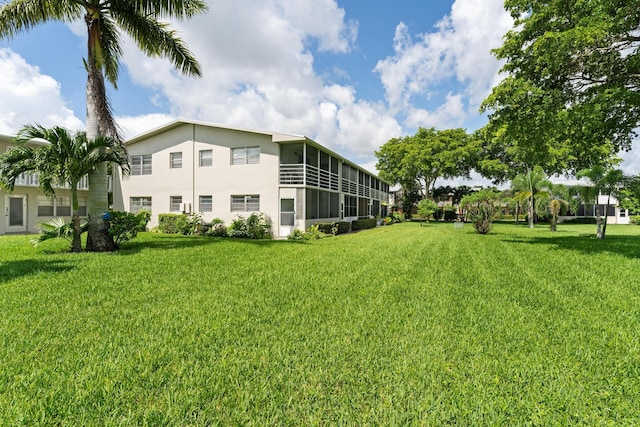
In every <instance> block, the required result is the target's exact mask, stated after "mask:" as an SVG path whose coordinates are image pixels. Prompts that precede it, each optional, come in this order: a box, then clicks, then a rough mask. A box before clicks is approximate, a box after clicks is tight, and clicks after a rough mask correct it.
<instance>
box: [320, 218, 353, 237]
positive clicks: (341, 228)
mask: <svg viewBox="0 0 640 427" xmlns="http://www.w3.org/2000/svg"><path fill="white" fill-rule="evenodd" d="M316 225H317V226H318V231H321V232H323V233H324V234H333V233H334V227H336V226H337V229H336V230H337V232H336V233H335V234H344V233H348V232H349V228H350V227H351V223H350V222H347V221H339V222H319V223H317V224H316Z"/></svg>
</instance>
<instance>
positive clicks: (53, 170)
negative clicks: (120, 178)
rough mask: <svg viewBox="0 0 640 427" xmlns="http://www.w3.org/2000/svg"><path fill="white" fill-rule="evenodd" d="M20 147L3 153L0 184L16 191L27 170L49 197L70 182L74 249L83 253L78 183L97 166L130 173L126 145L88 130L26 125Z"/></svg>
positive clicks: (19, 143)
mask: <svg viewBox="0 0 640 427" xmlns="http://www.w3.org/2000/svg"><path fill="white" fill-rule="evenodd" d="M34 139H41V140H45V141H47V142H48V144H45V145H42V146H38V147H36V148H34V147H32V146H31V145H29V141H32V140H34ZM16 142H17V144H18V145H17V146H16V147H15V148H12V149H10V150H9V151H7V152H6V153H4V154H2V155H0V184H2V186H3V187H6V188H7V189H8V190H9V191H13V188H14V186H15V182H16V179H17V178H18V176H20V174H22V173H25V172H35V173H37V174H38V178H39V185H40V188H41V189H42V191H43V192H44V193H45V194H46V195H48V196H54V195H55V187H56V186H62V185H69V188H70V190H71V206H72V222H73V241H72V244H71V250H72V251H73V252H80V251H81V250H82V247H81V243H80V215H79V212H78V184H79V183H80V180H81V179H82V178H84V177H85V176H86V175H87V174H90V173H91V172H93V171H94V170H95V169H96V167H97V166H98V165H101V164H105V162H110V163H115V164H117V165H118V166H120V167H121V168H122V171H123V173H124V174H125V175H126V174H128V173H129V159H128V157H127V153H126V150H125V149H124V146H123V145H121V144H120V143H119V142H118V141H117V140H115V139H114V138H111V137H108V136H99V137H97V138H95V139H87V134H86V133H85V132H78V133H76V134H70V133H69V132H68V131H67V130H66V129H64V128H61V127H53V128H51V129H47V128H44V127H42V126H39V125H35V126H32V125H27V126H24V127H23V128H22V129H20V131H19V132H18V136H17V137H16Z"/></svg>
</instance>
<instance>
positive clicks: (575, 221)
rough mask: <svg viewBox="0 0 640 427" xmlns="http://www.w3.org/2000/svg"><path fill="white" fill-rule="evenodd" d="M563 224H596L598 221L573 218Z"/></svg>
mask: <svg viewBox="0 0 640 427" xmlns="http://www.w3.org/2000/svg"><path fill="white" fill-rule="evenodd" d="M603 218H604V217H603ZM562 223H563V224H595V223H596V219H595V218H594V217H580V218H571V219H565V220H563V221H562Z"/></svg>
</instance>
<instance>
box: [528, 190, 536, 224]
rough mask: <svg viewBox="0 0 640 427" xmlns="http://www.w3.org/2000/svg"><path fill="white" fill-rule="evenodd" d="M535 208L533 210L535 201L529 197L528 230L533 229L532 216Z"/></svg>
mask: <svg viewBox="0 0 640 427" xmlns="http://www.w3.org/2000/svg"><path fill="white" fill-rule="evenodd" d="M535 211H536V208H535V199H534V198H533V197H531V198H530V199H529V218H528V220H529V228H533V216H534V215H535V213H534V212H535Z"/></svg>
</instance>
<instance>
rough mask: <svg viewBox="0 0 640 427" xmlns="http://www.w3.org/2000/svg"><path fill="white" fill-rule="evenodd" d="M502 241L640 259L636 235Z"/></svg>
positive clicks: (556, 236) (510, 239)
mask: <svg viewBox="0 0 640 427" xmlns="http://www.w3.org/2000/svg"><path fill="white" fill-rule="evenodd" d="M504 241H506V242H513V243H529V244H544V245H551V246H552V247H553V248H554V249H556V250H569V251H579V252H582V253H584V254H588V255H596V254H602V253H605V252H608V253H613V254H618V255H622V256H624V257H627V258H632V259H640V238H639V237H638V236H617V235H611V236H607V237H606V238H605V240H599V239H596V237H595V234H580V235H578V236H575V235H571V236H559V235H553V236H552V237H526V238H515V237H514V236H510V237H509V238H507V239H504Z"/></svg>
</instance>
